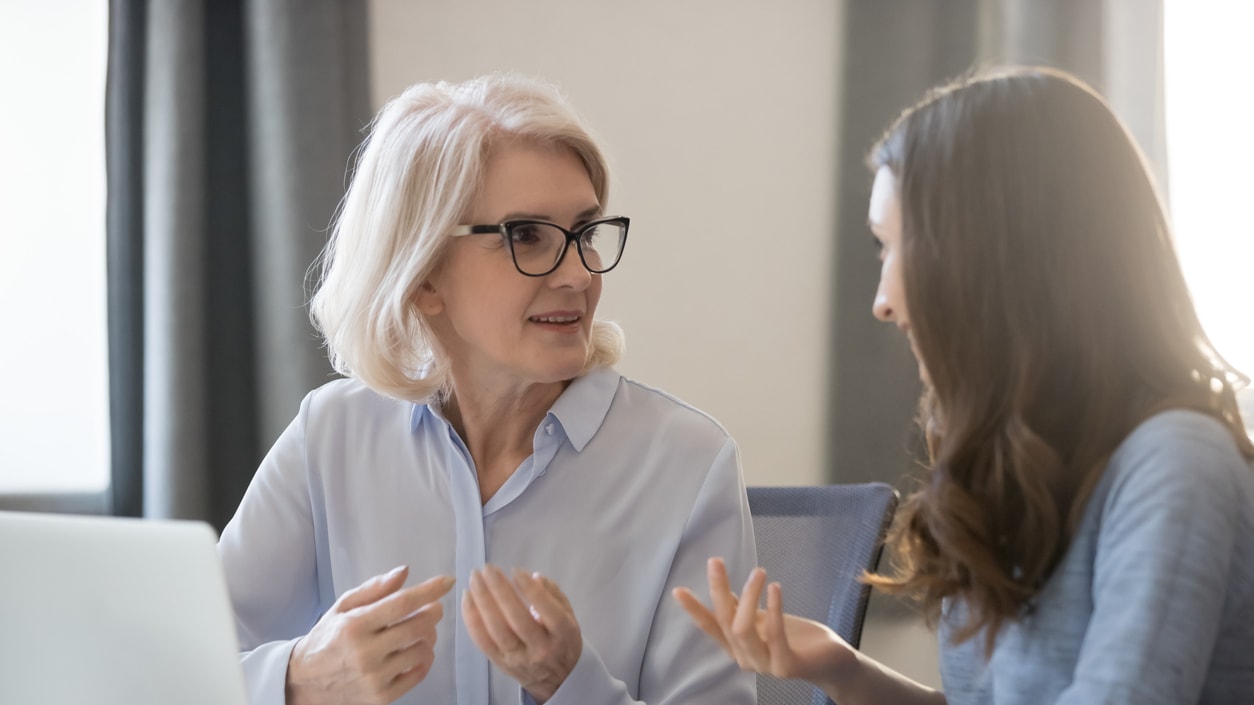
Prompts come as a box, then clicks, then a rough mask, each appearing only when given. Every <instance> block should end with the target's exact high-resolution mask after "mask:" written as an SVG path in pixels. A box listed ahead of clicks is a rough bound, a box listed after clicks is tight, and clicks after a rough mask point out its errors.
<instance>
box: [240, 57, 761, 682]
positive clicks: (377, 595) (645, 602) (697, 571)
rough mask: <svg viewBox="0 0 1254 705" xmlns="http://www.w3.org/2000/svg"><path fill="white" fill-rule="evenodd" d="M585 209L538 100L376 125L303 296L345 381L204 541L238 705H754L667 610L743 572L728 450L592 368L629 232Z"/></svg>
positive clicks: (577, 160)
mask: <svg viewBox="0 0 1254 705" xmlns="http://www.w3.org/2000/svg"><path fill="white" fill-rule="evenodd" d="M607 198H608V186H607V173H606V164H605V160H604V159H603V158H602V155H601V150H600V149H599V148H598V146H597V144H596V142H595V141H593V139H592V137H591V136H590V135H589V134H588V132H587V130H586V129H585V128H584V127H583V125H582V124H581V123H580V121H579V120H578V119H577V117H576V116H575V115H574V113H573V112H572V111H571V109H570V107H569V106H568V105H567V104H566V103H565V101H564V100H563V99H562V98H561V97H560V96H559V95H558V94H557V93H556V92H555V91H554V90H553V89H552V88H551V87H548V86H546V85H543V84H539V83H536V82H532V81H527V80H523V79H519V78H511V77H503V76H492V77H486V78H481V79H477V80H474V81H469V82H466V83H462V84H447V83H438V84H421V85H417V86H413V87H411V88H410V89H409V90H407V91H406V92H405V93H404V94H402V95H401V96H399V97H397V98H396V99H394V100H393V101H392V102H390V103H388V105H387V106H386V107H384V108H383V110H382V112H381V113H380V114H379V116H378V118H377V119H376V121H375V124H374V126H373V128H372V130H371V134H370V137H369V140H368V142H367V144H366V146H365V148H364V150H363V152H362V155H361V159H360V161H359V163H358V166H357V169H356V172H355V174H354V177H353V182H352V184H351V186H350V188H349V191H348V194H347V195H346V196H345V200H344V203H343V207H342V209H341V211H340V213H339V216H338V219H337V222H336V225H335V230H334V233H333V235H332V239H331V243H330V245H329V248H328V251H327V254H326V258H325V263H324V271H323V279H322V282H321V286H320V289H319V290H318V293H317V295H316V296H315V297H314V301H313V315H314V318H315V321H316V322H317V324H318V325H319V327H320V329H321V330H322V332H323V334H324V335H325V337H326V341H327V346H328V348H329V350H330V353H331V356H332V359H333V361H334V362H335V364H336V368H337V369H338V370H339V371H340V372H342V373H343V374H344V375H345V376H346V377H347V379H344V380H339V381H334V382H331V383H329V384H327V385H325V386H323V387H321V388H319V389H317V390H315V391H313V392H312V393H310V394H309V396H308V397H306V399H305V401H304V403H303V404H302V405H301V407H300V411H299V413H298V414H297V416H296V419H295V420H294V421H293V422H292V424H291V426H290V427H289V428H288V429H287V430H286V431H285V432H284V433H283V435H282V437H280V438H279V440H278V441H277V442H276V443H275V445H274V447H273V449H272V450H271V451H270V453H269V455H268V456H267V457H266V459H265V460H264V461H263V463H262V465H261V467H260V469H259V470H258V471H257V474H256V476H255V478H254V479H253V482H252V484H251V486H250V487H249V489H248V492H247V494H246V495H245V497H244V499H243V501H242V502H241V504H240V507H239V509H238V511H237V512H236V514H235V517H234V518H233V519H232V521H231V523H230V524H229V525H228V526H227V527H226V529H225V531H224V532H223V535H222V539H221V542H220V544H219V548H220V553H221V556H222V561H223V564H224V565H225V569H226V575H227V582H228V586H229V589H230V595H231V599H232V602H233V605H234V608H235V613H236V617H237V627H238V631H239V636H240V641H241V648H242V650H243V652H244V653H243V655H242V659H243V666H244V672H245V675H246V681H247V683H248V686H249V690H250V692H251V701H252V703H253V705H276V704H279V703H284V702H286V703H288V705H302V704H305V703H336V704H346V703H388V702H394V701H397V702H403V703H408V704H410V705H425V704H427V703H439V704H441V705H452V704H454V703H455V704H457V705H489V704H491V705H503V704H506V703H508V704H510V705H514V704H516V703H519V702H522V703H528V702H531V703H542V702H548V703H550V704H551V705H561V704H562V703H570V704H578V705H584V704H585V703H604V704H606V705H618V704H621V705H627V704H628V703H632V702H644V703H649V704H650V705H662V704H679V703H710V704H711V705H723V704H724V703H734V704H736V705H749V704H750V703H752V702H753V693H754V683H753V677H752V674H748V673H741V672H739V671H738V670H737V669H736V667H735V664H732V663H730V662H728V661H727V660H726V658H725V657H724V656H723V654H722V653H721V652H720V651H719V649H718V646H717V645H715V644H713V643H711V642H710V641H709V640H707V639H706V638H705V637H704V636H703V635H702V634H701V632H700V631H699V630H698V629H697V628H696V627H695V626H693V625H692V624H691V622H690V621H689V620H688V619H687V617H686V616H685V615H684V614H683V611H682V610H681V609H680V607H679V605H676V604H675V603H674V602H673V601H671V600H669V599H667V594H668V593H669V592H670V590H671V589H673V588H674V587H676V586H678V585H682V584H685V583H691V582H693V581H694V580H699V579H701V577H702V575H703V574H704V572H705V557H706V556H708V555H711V554H712V553H719V554H726V555H728V556H729V557H730V559H729V564H730V565H731V566H732V571H733V572H734V573H737V572H738V573H739V574H740V575H741V576H742V577H743V576H747V575H748V573H749V570H750V569H751V568H752V567H753V565H754V563H755V562H756V560H755V554H754V546H753V534H752V522H751V520H750V517H749V511H748V505H747V502H746V500H745V490H744V482H743V480H742V478H741V474H740V466H739V461H738V456H737V451H736V445H735V443H734V442H733V441H732V439H731V438H730V437H729V436H728V435H727V433H726V431H724V430H723V428H722V427H721V426H720V425H719V424H718V423H717V422H715V421H714V420H713V419H711V418H710V417H709V416H707V415H705V414H703V413H701V412H700V411H697V410H696V409H693V408H692V407H690V406H688V405H686V404H684V403H683V402H680V401H678V400H676V399H675V398H673V397H671V396H668V395H666V394H664V393H661V392H659V391H657V390H655V389H652V388H649V387H647V386H644V385H642V384H639V383H637V382H634V381H631V380H629V379H626V378H624V377H622V376H620V375H619V374H618V373H617V372H615V371H614V370H613V369H612V367H611V365H612V364H613V363H614V362H615V361H616V360H617V359H618V357H619V354H620V352H621V347H622V335H621V332H620V331H619V330H618V328H617V326H614V325H613V324H611V323H607V322H603V321H598V320H597V319H596V312H597V304H598V302H599V301H600V298H601V292H602V277H603V275H604V274H605V273H606V272H609V271H610V270H612V269H613V268H614V267H615V265H617V264H618V263H619V258H620V256H621V255H622V252H623V247H624V245H625V244H626V241H627V232H628V224H629V223H628V219H627V218H625V217H621V216H618V215H616V214H614V213H607V212H605V210H604V209H605V207H606V199H607ZM394 566H396V568H395V569H393V570H390V571H389V569H391V568H393V567H394ZM454 580H455V581H456V584H457V586H458V588H459V589H458V590H457V591H456V592H455V593H453V594H448V593H449V591H450V588H451V587H452V585H453V583H454ZM559 586H560V589H559ZM446 606H447V614H446V609H445V608H446ZM442 615H443V619H442ZM437 626H438V629H437ZM437 636H438V638H437Z"/></svg>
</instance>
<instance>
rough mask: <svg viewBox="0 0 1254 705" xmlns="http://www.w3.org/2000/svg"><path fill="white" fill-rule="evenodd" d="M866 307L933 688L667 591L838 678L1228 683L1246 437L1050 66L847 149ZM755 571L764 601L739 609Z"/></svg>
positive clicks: (1149, 234) (754, 615) (998, 686)
mask: <svg viewBox="0 0 1254 705" xmlns="http://www.w3.org/2000/svg"><path fill="white" fill-rule="evenodd" d="M871 164H872V167H873V168H874V169H875V171H876V175H875V182H874V185H873V187H872V191H871V203H870V212H869V221H870V226H871V232H872V234H873V235H874V236H875V238H876V240H877V241H878V242H879V243H880V245H881V257H880V258H881V272H880V285H879V290H878V292H877V294H876V297H875V304H874V313H875V316H876V317H877V318H879V319H880V320H882V321H885V322H887V323H891V324H893V325H895V326H896V327H897V328H899V329H900V330H901V331H902V332H903V333H904V334H905V336H906V337H907V339H909V341H910V345H911V348H912V349H913V350H914V353H915V356H916V357H917V358H918V362H919V369H920V373H921V375H922V377H923V380H924V382H925V387H926V389H927V392H926V396H925V398H924V403H923V405H922V409H921V419H922V422H923V426H924V429H925V430H926V432H927V438H928V445H929V449H930V451H931V456H932V467H931V470H930V472H929V474H928V476H927V477H926V478H924V481H923V482H922V483H921V489H920V490H919V491H918V492H916V493H915V494H914V495H912V496H911V497H910V498H909V499H908V500H907V501H906V502H905V503H904V504H903V508H902V511H901V514H900V516H898V522H897V525H896V528H895V529H894V534H895V542H896V547H897V549H898V555H899V557H901V558H902V563H901V565H900V566H899V568H900V570H899V572H898V574H897V575H896V576H894V577H877V578H875V579H874V580H873V582H874V583H875V584H877V585H879V586H881V587H883V588H886V589H889V590H893V591H897V592H907V593H910V594H914V595H917V596H918V597H920V598H921V600H922V603H923V606H924V607H925V608H926V611H927V613H928V614H929V615H930V616H932V617H933V619H934V620H939V623H940V627H941V635H942V641H941V676H942V680H943V684H944V693H939V692H934V691H932V690H930V689H928V688H924V687H922V686H921V685H918V684H916V683H913V682H911V681H910V680H908V679H906V678H904V677H902V676H901V675H899V674H896V673H894V672H892V671H890V670H889V669H887V668H884V667H883V666H881V665H880V664H878V663H876V662H874V661H873V660H871V659H869V658H867V657H866V656H865V655H863V654H860V653H858V652H857V651H854V650H853V649H851V648H849V645H848V644H846V643H844V642H843V641H841V639H840V637H838V636H837V635H836V634H834V633H832V632H831V630H829V629H827V628H826V627H824V626H823V625H821V624H816V623H814V622H809V621H806V620H803V619H799V618H796V617H792V616H785V614H784V612H783V606H782V605H783V595H784V593H783V589H782V588H781V586H780V585H778V584H772V585H770V586H769V587H767V586H766V580H767V576H766V575H765V573H763V572H762V571H761V570H757V571H755V572H754V574H753V575H752V576H751V577H750V579H749V581H748V582H747V583H746V584H745V587H744V590H743V592H742V594H741V596H740V600H739V602H737V599H736V596H735V595H733V594H732V592H731V589H730V587H729V585H730V583H729V582H728V578H727V576H726V574H725V573H724V572H723V570H722V568H721V566H720V564H719V563H718V562H717V561H712V562H711V565H710V574H709V580H710V584H711V588H712V592H713V610H710V609H708V608H706V607H705V606H703V605H702V604H701V603H700V602H698V601H697V600H696V598H695V596H694V595H693V594H692V593H690V592H688V591H686V590H680V591H678V592H677V597H678V598H679V599H680V600H681V601H682V602H683V604H684V605H685V606H686V607H687V608H688V609H689V611H690V612H691V614H692V615H693V617H694V618H695V619H696V620H697V621H698V622H699V623H700V624H701V625H702V626H703V627H704V628H705V629H706V631H708V632H709V634H710V635H711V636H712V637H713V638H714V639H715V640H717V641H718V642H719V643H721V644H722V645H723V646H724V648H726V649H727V651H728V652H729V653H730V654H731V655H732V656H733V657H734V658H735V659H736V660H737V661H738V662H739V663H740V664H741V665H742V666H743V667H744V668H747V669H754V670H759V671H763V672H767V673H772V674H775V675H777V676H782V677H789V678H805V679H808V680H810V681H813V682H814V683H816V684H818V685H819V686H820V687H822V689H823V690H824V691H825V692H826V693H827V694H828V695H829V696H830V697H831V698H832V699H833V700H835V701H837V702H839V703H840V704H841V705H858V703H898V704H902V705H905V704H909V703H945V702H949V703H970V704H972V705H991V704H993V703H1008V704H1009V703H1058V704H1062V703H1068V704H1070V703H1075V704H1079V703H1105V704H1107V705H1111V704H1116V703H1126V704H1128V705H1133V704H1135V705H1153V704H1157V703H1161V704H1163V705H1167V704H1169V703H1173V704H1174V703H1203V704H1205V705H1229V704H1231V703H1254V665H1252V664H1254V661H1252V660H1251V656H1250V646H1251V644H1252V643H1254V469H1252V468H1251V465H1250V461H1251V459H1252V458H1254V446H1252V445H1251V442H1250V439H1249V437H1248V435H1247V434H1246V431H1245V429H1244V427H1243V426H1242V423H1241V415H1240V412H1239V411H1238V409H1237V405H1236V402H1235V399H1234V390H1235V388H1236V387H1237V386H1238V385H1241V384H1243V383H1244V381H1245V380H1244V378H1243V377H1242V376H1241V375H1240V374H1239V373H1237V372H1236V371H1235V370H1233V369H1232V368H1231V367H1229V366H1228V365H1227V364H1226V363H1225V362H1224V361H1223V358H1222V357H1221V356H1220V355H1219V353H1218V352H1217V351H1216V350H1215V349H1214V347H1213V346H1212V345H1211V344H1210V342H1209V341H1208V340H1207V338H1206V335H1205V333H1204V332H1203V331H1202V327H1201V325H1199V323H1198V319H1197V315H1196V314H1195V313H1194V310H1193V306H1192V303H1191V302H1190V300H1189V293H1188V289H1187V287H1186V286H1185V282H1184V277H1183V276H1182V275H1181V272H1180V266H1179V264H1178V262H1177V260H1176V255H1175V252H1174V250H1173V247H1172V242H1171V234H1170V228H1169V227H1168V222H1167V218H1166V215H1165V213H1164V211H1163V209H1162V206H1161V205H1160V203H1159V200H1158V196H1157V193H1156V191H1155V188H1154V185H1153V183H1152V180H1151V178H1150V176H1149V173H1148V172H1147V171H1146V168H1145V165H1144V162H1143V159H1142V157H1141V155H1140V153H1139V151H1138V150H1137V148H1136V145H1135V144H1134V143H1133V142H1132V140H1131V139H1130V138H1129V136H1128V134H1127V132H1126V131H1125V130H1124V128H1123V126H1122V125H1121V124H1120V123H1119V121H1118V120H1117V119H1116V118H1115V116H1114V114H1113V113H1112V112H1111V111H1110V109H1109V107H1107V105H1106V104H1105V102H1104V101H1103V100H1102V99H1101V98H1100V97H1099V96H1098V95H1097V94H1096V93H1094V92H1093V91H1092V90H1091V89H1089V88H1088V87H1087V86H1084V85H1083V84H1081V83H1080V82H1079V81H1077V80H1075V79H1074V78H1072V77H1070V76H1067V75H1065V74H1062V73H1060V72H1056V71H1050V70H1030V69H1023V70H1013V71H1007V72H1003V73H997V74H992V75H985V76H978V77H974V78H970V79H964V80H962V81H959V82H957V83H955V84H953V85H949V86H945V87H942V88H940V89H938V90H936V91H933V92H932V93H931V94H929V95H928V97H927V98H926V99H925V100H924V101H923V102H921V103H920V104H919V105H917V106H915V107H914V108H912V109H910V110H908V111H907V112H906V113H905V114H904V115H903V116H902V117H901V118H900V119H899V120H898V121H897V122H896V123H895V124H894V125H893V126H892V128H891V129H890V130H889V131H888V134H887V135H886V136H885V138H884V139H883V141H881V142H880V144H879V145H878V146H877V147H876V149H875V150H874V151H873V152H872V158H871ZM764 588H765V592H766V595H767V608H766V609H765V610H759V609H758V599H759V597H760V595H761V594H762V592H763V590H764Z"/></svg>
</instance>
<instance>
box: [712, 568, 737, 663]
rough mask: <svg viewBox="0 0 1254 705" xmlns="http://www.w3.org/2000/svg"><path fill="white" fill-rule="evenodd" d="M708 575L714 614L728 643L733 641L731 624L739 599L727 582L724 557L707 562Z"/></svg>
mask: <svg viewBox="0 0 1254 705" xmlns="http://www.w3.org/2000/svg"><path fill="white" fill-rule="evenodd" d="M706 576H707V578H708V579H709V581H710V603H711V604H712V605H713V607H714V610H713V611H714V616H715V618H716V619H717V620H718V624H719V627H720V628H721V629H722V630H723V636H724V637H725V638H726V639H727V641H728V643H732V638H731V625H732V620H733V619H735V617H736V606H737V601H736V596H735V595H734V594H732V591H731V586H730V585H728V583H727V568H726V567H725V566H724V565H723V559H721V558H711V559H710V560H709V562H708V563H707V564H706Z"/></svg>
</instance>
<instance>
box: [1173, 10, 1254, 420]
mask: <svg viewBox="0 0 1254 705" xmlns="http://www.w3.org/2000/svg"><path fill="white" fill-rule="evenodd" d="M1251 26H1254V3H1249V2H1230V1H1229V0H1164V4H1163V34H1164V37H1163V40H1164V47H1163V52H1164V57H1165V59H1164V72H1165V76H1164V80H1165V86H1164V89H1165V92H1166V103H1167V105H1166V108H1167V115H1166V120H1167V164H1168V169H1169V171H1170V173H1169V175H1168V179H1169V181H1170V184H1169V189H1170V198H1171V216H1172V220H1173V221H1174V225H1175V234H1176V243H1177V248H1178V249H1179V252H1180V259H1181V263H1182V265H1183V267H1184V272H1185V276H1186V277H1187V278H1188V280H1189V287H1190V289H1191V290H1192V292H1193V299H1194V302H1195V303H1196V305H1197V308H1198V314H1199V316H1201V319H1202V325H1203V326H1204V327H1205V328H1206V332H1207V334H1208V335H1210V338H1211V340H1212V341H1213V342H1214V344H1215V346H1216V347H1217V348H1218V349H1219V351H1220V353H1221V354H1223V355H1224V356H1225V357H1226V358H1227V359H1228V362H1230V363H1231V364H1232V365H1233V366H1234V367H1236V368H1237V369H1239V370H1241V371H1242V372H1244V373H1245V374H1247V375H1254V303H1252V302H1254V294H1252V293H1251V291H1252V290H1251V287H1254V282H1252V281H1251V280H1252V279H1254V277H1252V276H1251V275H1254V216H1252V215H1251V212H1250V209H1249V208H1248V207H1247V204H1248V203H1249V200H1250V198H1251V193H1250V189H1251V187H1252V186H1254V181H1251V177H1250V169H1251V166H1250V165H1251V164H1254V130H1251V129H1250V125H1251V123H1254V97H1251V93H1250V90H1249V81H1250V79H1249V70H1250V68H1251V67H1254V43H1251V42H1250V38H1249V31H1250V27H1251ZM1241 396H1242V401H1243V409H1242V413H1243V415H1244V417H1245V422H1246V425H1247V427H1254V389H1247V390H1246V391H1245V392H1244V393H1243V394H1242V395H1241Z"/></svg>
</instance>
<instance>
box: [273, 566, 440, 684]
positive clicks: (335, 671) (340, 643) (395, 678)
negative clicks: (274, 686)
mask: <svg viewBox="0 0 1254 705" xmlns="http://www.w3.org/2000/svg"><path fill="white" fill-rule="evenodd" d="M408 574H409V570H408V569H407V568H404V567H400V568H395V569H393V570H392V571H391V572H389V573H386V574H384V575H379V576H376V577H373V578H371V579H369V580H367V581H366V582H364V583H362V584H361V585H359V586H357V587H355V588H353V589H352V590H349V591H348V592H345V593H344V594H343V595H341V596H340V599H338V600H336V602H335V604H334V605H332V607H331V609H330V610H328V611H327V613H326V614H324V615H323V616H322V619H320V620H318V623H317V624H315V625H314V628H313V629H311V630H310V632H309V633H308V634H307V635H305V636H304V637H302V638H301V639H300V640H299V641H298V642H296V646H295V648H293V649H292V655H291V658H290V659H289V660H288V665H287V702H288V703H289V705H345V704H347V703H368V704H369V705H386V703H390V702H392V701H394V700H396V699H397V698H399V697H401V696H402V695H404V694H405V693H406V692H408V691H409V689H410V688H413V687H414V686H415V685H418V683H420V682H422V679H423V678H426V677H427V672H428V671H429V670H430V669H431V662H432V660H433V659H434V656H435V654H434V647H435V636H436V632H435V625H436V623H437V622H439V621H440V617H441V616H443V614H444V608H443V607H442V606H441V605H440V603H439V602H438V600H439V599H440V598H441V597H443V596H444V594H445V593H447V592H448V591H449V588H451V587H453V578H451V577H449V576H444V575H441V576H437V577H434V578H431V579H430V580H427V581H426V582H423V583H420V584H418V585H415V586H413V587H409V588H404V589H402V587H401V586H403V585H404V584H405V578H406V576H407V575H408Z"/></svg>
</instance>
